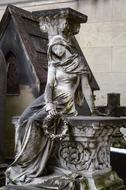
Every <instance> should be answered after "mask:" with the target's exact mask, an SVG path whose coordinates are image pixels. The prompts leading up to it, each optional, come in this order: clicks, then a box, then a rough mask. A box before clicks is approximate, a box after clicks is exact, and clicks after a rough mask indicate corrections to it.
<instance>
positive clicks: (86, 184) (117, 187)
mask: <svg viewBox="0 0 126 190" xmlns="http://www.w3.org/2000/svg"><path fill="white" fill-rule="evenodd" d="M78 186H79V184H78ZM78 186H77V187H78ZM0 190H44V189H43V188H37V187H31V186H28V187H24V186H5V187H1V188H0ZM57 190H58V188H57ZM75 190H76V188H75ZM78 190H126V186H124V184H123V181H122V179H120V178H119V177H118V175H117V174H116V172H114V171H111V172H108V173H106V174H103V175H95V176H92V177H84V178H83V179H82V181H81V189H80V188H78Z"/></svg>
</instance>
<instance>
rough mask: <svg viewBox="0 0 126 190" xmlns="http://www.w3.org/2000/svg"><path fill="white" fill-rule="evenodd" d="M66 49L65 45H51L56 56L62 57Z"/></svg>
mask: <svg viewBox="0 0 126 190" xmlns="http://www.w3.org/2000/svg"><path fill="white" fill-rule="evenodd" d="M65 51H66V47H65V46H64V45H61V44H56V45H54V46H53V47H52V52H53V53H54V54H55V55H57V56H58V57H62V56H63V55H64V53H65Z"/></svg>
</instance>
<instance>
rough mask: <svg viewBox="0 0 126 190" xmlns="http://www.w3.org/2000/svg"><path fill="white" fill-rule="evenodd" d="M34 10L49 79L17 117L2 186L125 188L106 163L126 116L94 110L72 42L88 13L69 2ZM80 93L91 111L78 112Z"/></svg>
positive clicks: (85, 74)
mask: <svg viewBox="0 0 126 190" xmlns="http://www.w3.org/2000/svg"><path fill="white" fill-rule="evenodd" d="M45 13H46V14H45ZM36 16H37V17H39V21H40V28H41V30H42V31H43V32H47V33H48V38H49V45H48V53H47V56H48V79H47V84H46V88H45V93H44V95H41V96H40V97H39V98H37V99H36V100H35V101H34V102H33V103H32V104H31V105H30V106H29V107H28V108H27V109H26V110H25V111H24V112H23V113H22V115H21V116H20V117H19V118H18V119H17V120H15V127H16V138H15V151H16V155H15V160H14V162H13V163H12V164H11V165H10V167H9V168H8V169H7V171H6V186H5V187H3V188H2V189H8V190H9V189H10V190H11V189H36V190H37V189H43V190H44V189H48V190H49V189H51V190H53V189H57V190H86V189H87V190H107V189H110V190H111V189H120V190H123V189H125V187H124V184H123V181H122V180H121V179H120V178H119V177H118V175H117V174H116V172H114V171H112V168H111V166H110V146H111V143H112V137H113V135H114V134H115V133H116V132H117V131H118V130H119V129H120V128H121V127H122V126H124V127H125V125H126V119H125V118H118V117H103V116H94V110H95V105H94V96H93V92H92V89H91V87H90V83H89V80H90V75H89V71H88V68H87V67H86V65H84V64H83V62H82V57H81V55H79V53H78V51H77V50H76V48H75V47H73V46H72V43H71V40H72V37H73V36H74V35H75V34H77V33H78V32H79V28H80V23H85V22H86V21H87V16H86V15H83V14H81V13H79V12H77V11H74V10H72V9H70V8H64V9H56V10H50V11H48V12H47V11H42V12H41V11H40V12H39V13H37V14H36ZM73 20H74V22H73ZM84 98H85V99H86V101H87V103H88V106H89V108H90V111H91V113H92V116H88V117H84V116H77V114H78V113H77V110H76V106H75V103H77V104H78V105H79V106H81V105H82V102H83V100H84ZM95 113H96V112H95Z"/></svg>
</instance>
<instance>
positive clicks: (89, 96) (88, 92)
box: [81, 74, 93, 112]
mask: <svg viewBox="0 0 126 190" xmlns="http://www.w3.org/2000/svg"><path fill="white" fill-rule="evenodd" d="M81 85H82V92H83V95H84V97H85V100H86V102H87V104H88V106H89V109H90V111H91V112H93V93H92V89H91V87H90V85H89V81H88V74H82V75H81Z"/></svg>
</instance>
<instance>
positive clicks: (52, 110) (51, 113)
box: [48, 108, 58, 116]
mask: <svg viewBox="0 0 126 190" xmlns="http://www.w3.org/2000/svg"><path fill="white" fill-rule="evenodd" d="M48 114H49V115H50V116H55V115H57V114H58V113H57V111H56V109H55V108H53V109H51V110H49V111H48Z"/></svg>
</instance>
